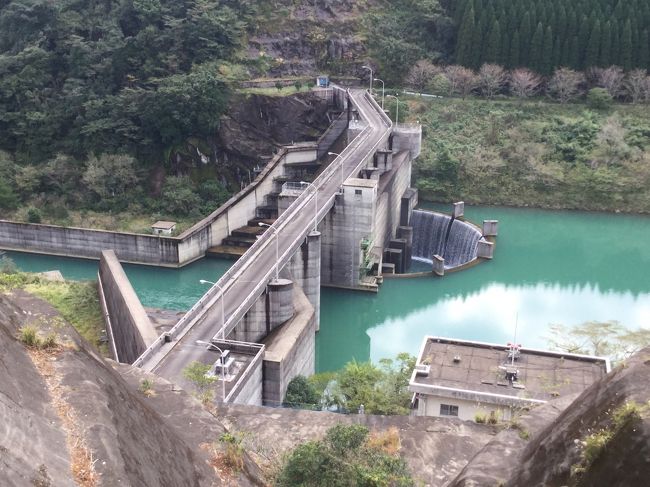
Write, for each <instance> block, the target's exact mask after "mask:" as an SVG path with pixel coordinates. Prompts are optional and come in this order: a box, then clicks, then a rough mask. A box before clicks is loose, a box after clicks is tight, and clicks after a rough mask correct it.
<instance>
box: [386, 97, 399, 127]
mask: <svg viewBox="0 0 650 487" xmlns="http://www.w3.org/2000/svg"><path fill="white" fill-rule="evenodd" d="M386 98H395V101H396V102H397V108H395V123H396V124H397V123H399V98H397V95H394V96H393V95H386Z"/></svg>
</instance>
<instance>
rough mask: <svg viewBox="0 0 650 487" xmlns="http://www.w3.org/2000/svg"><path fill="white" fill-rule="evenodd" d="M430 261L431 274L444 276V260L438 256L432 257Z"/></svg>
mask: <svg viewBox="0 0 650 487" xmlns="http://www.w3.org/2000/svg"><path fill="white" fill-rule="evenodd" d="M431 261H432V262H433V269H432V270H433V273H434V274H435V275H436V276H444V275H445V259H443V258H442V257H440V256H439V255H437V254H436V255H434V256H433V257H431Z"/></svg>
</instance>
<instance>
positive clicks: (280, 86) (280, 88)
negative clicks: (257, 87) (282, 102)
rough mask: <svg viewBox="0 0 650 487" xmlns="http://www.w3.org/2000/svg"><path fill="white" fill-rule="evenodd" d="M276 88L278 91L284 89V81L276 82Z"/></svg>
mask: <svg viewBox="0 0 650 487" xmlns="http://www.w3.org/2000/svg"><path fill="white" fill-rule="evenodd" d="M275 89H276V90H278V91H282V83H280V81H276V82H275Z"/></svg>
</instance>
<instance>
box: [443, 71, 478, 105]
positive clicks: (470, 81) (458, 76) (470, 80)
mask: <svg viewBox="0 0 650 487" xmlns="http://www.w3.org/2000/svg"><path fill="white" fill-rule="evenodd" d="M445 76H446V77H447V79H448V80H449V93H450V94H452V93H456V94H459V95H461V96H462V97H463V98H465V97H466V96H467V95H469V94H470V93H471V92H472V90H473V89H474V88H476V83H477V79H476V74H474V71H472V70H471V69H468V68H466V67H464V66H457V65H454V66H448V67H447V69H445Z"/></svg>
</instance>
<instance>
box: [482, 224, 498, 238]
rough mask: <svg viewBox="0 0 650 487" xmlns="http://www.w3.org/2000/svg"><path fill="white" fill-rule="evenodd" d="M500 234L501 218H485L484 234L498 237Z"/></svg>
mask: <svg viewBox="0 0 650 487" xmlns="http://www.w3.org/2000/svg"><path fill="white" fill-rule="evenodd" d="M498 234H499V220H483V236H484V237H496V236H497V235H498Z"/></svg>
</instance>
